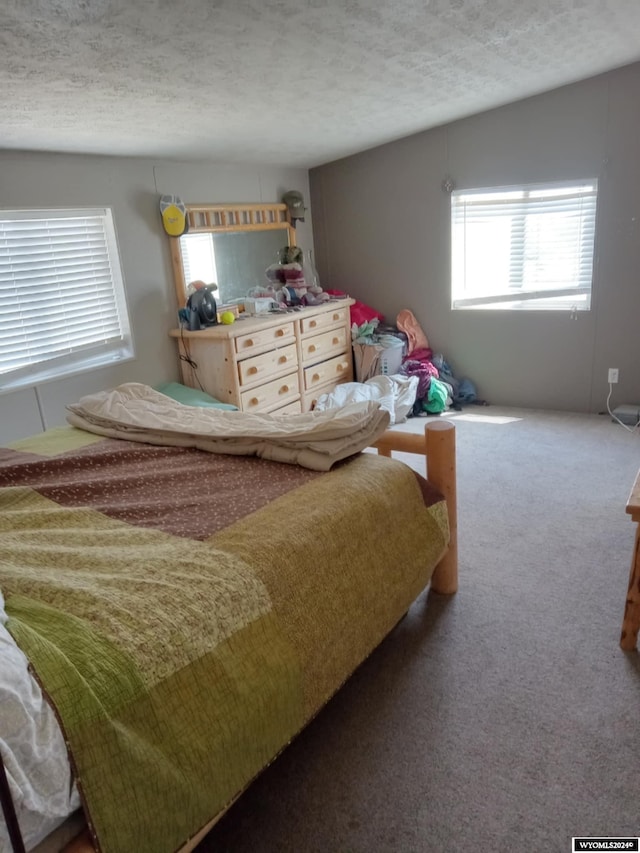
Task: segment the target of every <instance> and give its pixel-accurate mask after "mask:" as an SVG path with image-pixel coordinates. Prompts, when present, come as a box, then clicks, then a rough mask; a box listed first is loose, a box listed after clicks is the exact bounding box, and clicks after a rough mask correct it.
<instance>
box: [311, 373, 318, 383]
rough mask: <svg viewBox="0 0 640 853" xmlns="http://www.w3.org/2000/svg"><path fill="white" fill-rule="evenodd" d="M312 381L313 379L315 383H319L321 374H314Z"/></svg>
mask: <svg viewBox="0 0 640 853" xmlns="http://www.w3.org/2000/svg"><path fill="white" fill-rule="evenodd" d="M311 379H312V380H313V381H314V382H317V381H318V379H320V374H319V373H314V374H313V376H312V377H311Z"/></svg>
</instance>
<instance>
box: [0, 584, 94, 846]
mask: <svg viewBox="0 0 640 853" xmlns="http://www.w3.org/2000/svg"><path fill="white" fill-rule="evenodd" d="M6 621H7V615H6V613H5V610H4V598H3V596H2V593H1V592H0V708H1V709H2V729H1V730H0V753H1V754H2V760H3V762H4V765H5V769H6V772H7V778H8V781H9V788H10V790H11V796H12V798H13V802H14V805H15V808H16V812H17V815H18V821H19V823H20V829H21V831H22V837H23V839H24V842H25V846H26V848H27V849H30V848H31V847H33V846H35V845H36V844H37V843H38V842H40V841H41V840H42V839H43V838H44V837H45V835H48V834H49V833H50V832H52V831H53V830H54V829H55V828H56V827H57V826H58V825H59V824H60V823H62V821H63V820H64V818H65V817H67V815H69V814H71V812H73V811H75V810H76V809H77V808H78V807H79V806H80V798H79V796H78V792H77V790H76V788H75V786H74V785H73V781H72V778H71V771H70V767H69V759H68V757H67V749H66V746H65V743H64V738H63V736H62V732H61V731H60V727H59V726H58V721H57V720H56V717H55V715H54V713H53V710H52V709H51V706H50V705H49V704H48V702H47V701H46V700H45V698H44V697H43V695H42V691H41V690H40V687H39V685H38V683H37V682H36V680H35V679H34V678H33V677H32V675H31V673H30V672H29V669H28V661H27V659H26V657H25V656H24V654H23V653H22V652H21V651H20V649H19V648H18V646H17V645H16V643H15V641H14V639H13V637H12V636H11V634H10V633H9V632H8V631H7V628H6V627H5V626H6ZM0 815H1V813H0ZM10 850H11V845H10V843H9V835H8V833H7V828H6V824H5V822H4V820H3V819H2V817H1V816H0V851H2V853H5V851H7V853H8V851H10Z"/></svg>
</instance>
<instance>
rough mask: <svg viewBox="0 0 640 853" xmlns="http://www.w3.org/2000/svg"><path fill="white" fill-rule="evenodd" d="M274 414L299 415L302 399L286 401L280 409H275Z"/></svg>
mask: <svg viewBox="0 0 640 853" xmlns="http://www.w3.org/2000/svg"><path fill="white" fill-rule="evenodd" d="M273 414H274V415H300V414H302V400H294V402H293V403H288V404H287V405H286V406H283V407H282V408H281V409H276V411H275V412H273Z"/></svg>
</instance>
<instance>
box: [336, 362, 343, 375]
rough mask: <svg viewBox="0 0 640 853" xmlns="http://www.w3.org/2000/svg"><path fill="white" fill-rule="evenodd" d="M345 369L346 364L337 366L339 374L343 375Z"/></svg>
mask: <svg viewBox="0 0 640 853" xmlns="http://www.w3.org/2000/svg"><path fill="white" fill-rule="evenodd" d="M344 369H345V365H344V364H336V370H337V371H338V373H342V371H343V370H344Z"/></svg>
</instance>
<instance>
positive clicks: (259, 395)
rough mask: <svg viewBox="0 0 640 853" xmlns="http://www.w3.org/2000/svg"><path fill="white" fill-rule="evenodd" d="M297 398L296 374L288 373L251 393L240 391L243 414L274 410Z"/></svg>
mask: <svg viewBox="0 0 640 853" xmlns="http://www.w3.org/2000/svg"><path fill="white" fill-rule="evenodd" d="M297 397H299V393H298V374H297V372H296V373H289V374H287V376H283V377H282V378H280V379H274V380H273V381H272V382H265V384H264V385H260V387H259V388H253V389H252V390H251V391H242V392H241V394H240V401H241V403H242V406H241V408H242V411H243V412H260V411H263V410H264V409H272V408H276V407H277V406H278V405H279V404H282V405H283V406H284V405H286V403H287V402H292V401H293V400H294V399H296V398H297Z"/></svg>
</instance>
